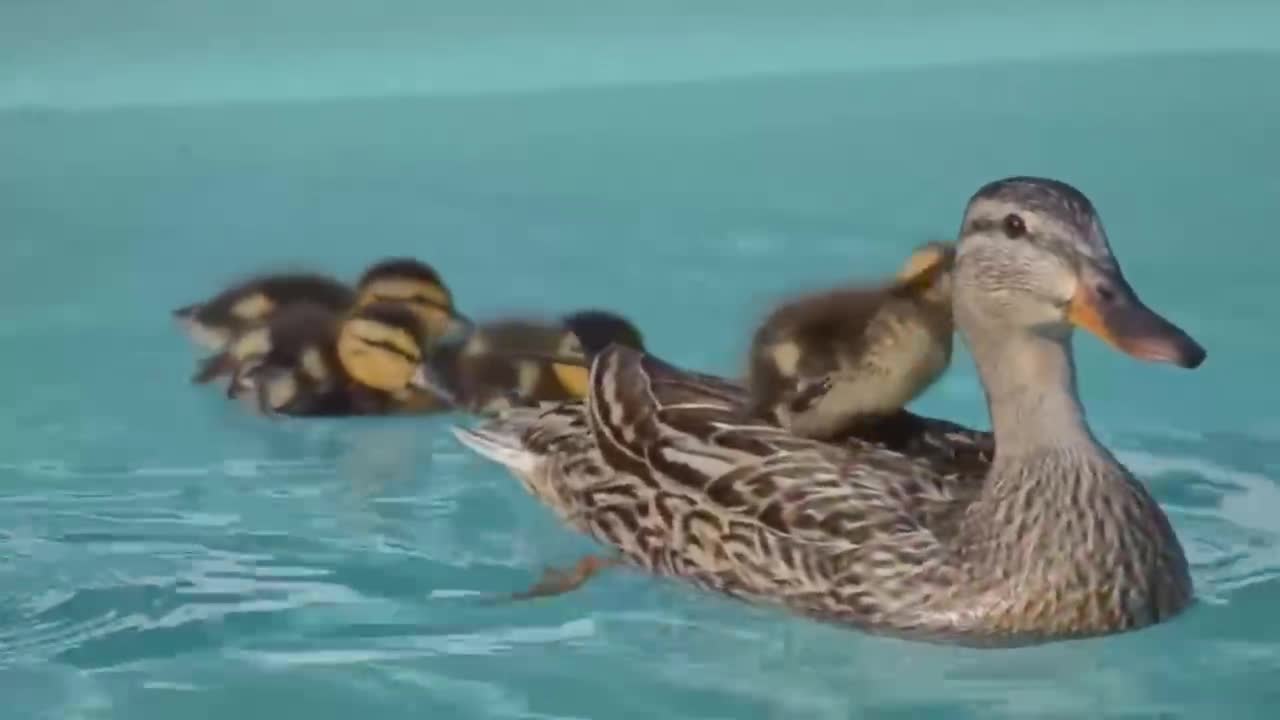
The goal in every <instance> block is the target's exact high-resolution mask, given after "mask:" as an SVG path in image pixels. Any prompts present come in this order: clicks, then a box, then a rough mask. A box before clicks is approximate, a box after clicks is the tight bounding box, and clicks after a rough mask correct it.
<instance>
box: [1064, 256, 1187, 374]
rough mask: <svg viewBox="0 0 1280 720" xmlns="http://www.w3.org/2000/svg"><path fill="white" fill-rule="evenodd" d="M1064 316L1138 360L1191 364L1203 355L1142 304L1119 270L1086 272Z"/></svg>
mask: <svg viewBox="0 0 1280 720" xmlns="http://www.w3.org/2000/svg"><path fill="white" fill-rule="evenodd" d="M1067 318H1068V320H1070V322H1071V323H1072V324H1073V325H1075V326H1077V327H1080V328H1083V329H1085V330H1088V331H1089V332H1091V333H1093V334H1094V335H1097V336H1098V337H1099V338H1101V339H1102V340H1103V341H1105V342H1107V343H1108V344H1110V345H1111V346H1112V347H1115V348H1116V349H1118V350H1120V351H1121V352H1123V353H1125V354H1127V355H1130V356H1132V357H1135V358H1138V359H1139V360H1147V361H1150V362H1163V363H1170V364H1173V365H1177V366H1178V367H1183V368H1195V367H1199V366H1200V364H1201V363H1203V362H1204V359H1205V355H1206V352H1205V349H1204V348H1203V347H1201V346H1200V344H1199V343H1197V342H1196V341H1195V340H1193V339H1192V338H1191V336H1190V335H1188V334H1187V333H1186V332H1184V331H1183V330H1182V329H1181V328H1179V327H1178V326H1177V325H1174V324H1173V323H1171V322H1169V321H1168V320H1166V319H1165V318H1164V317H1162V316H1161V315H1159V314H1158V313H1156V312H1155V311H1154V310H1152V309H1151V308H1149V307H1147V306H1146V305H1145V304H1143V302H1142V300H1141V299H1139V298H1138V295H1137V293H1135V292H1134V291H1133V288H1131V287H1129V283H1128V282H1126V281H1125V279H1124V277H1123V276H1121V275H1120V274H1119V272H1114V273H1101V272H1089V273H1086V281H1085V282H1082V283H1081V284H1080V287H1079V289H1077V290H1076V294H1075V296H1074V297H1073V298H1072V299H1071V304H1070V307H1069V310H1068V314H1067Z"/></svg>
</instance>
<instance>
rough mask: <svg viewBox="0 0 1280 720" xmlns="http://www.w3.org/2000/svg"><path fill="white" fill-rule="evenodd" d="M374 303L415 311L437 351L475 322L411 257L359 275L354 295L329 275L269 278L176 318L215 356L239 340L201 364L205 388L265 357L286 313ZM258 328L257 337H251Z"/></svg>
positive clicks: (180, 312)
mask: <svg viewBox="0 0 1280 720" xmlns="http://www.w3.org/2000/svg"><path fill="white" fill-rule="evenodd" d="M375 302H398V303H401V304H403V305H405V306H406V307H408V308H409V309H410V310H412V311H413V312H414V314H415V317H417V319H418V323H419V324H420V325H421V327H422V332H423V334H424V336H425V337H427V338H428V339H429V340H430V344H431V345H432V346H434V345H435V344H437V342H440V341H446V340H452V339H458V338H462V337H465V336H466V334H467V333H468V332H469V329H470V321H469V320H468V319H467V318H466V316H464V315H462V314H461V313H459V312H458V311H457V310H456V309H455V308H454V306H453V296H452V294H451V293H450V292H449V289H448V288H447V287H446V286H445V284H444V282H443V281H442V280H441V279H440V275H439V273H437V272H436V270H435V269H434V268H432V267H431V266H430V265H427V264H425V263H423V262H420V261H418V260H414V259H412V258H389V259H385V260H381V261H379V262H377V263H375V264H374V265H372V266H371V267H369V269H367V270H365V272H364V273H363V274H362V275H361V276H360V279H359V281H358V282H357V283H356V287H355V289H354V290H353V289H351V288H348V287H347V286H345V285H344V284H342V283H341V282H339V281H338V280H335V279H333V278H330V277H326V276H324V275H315V274H291V275H264V276H259V277H256V278H253V279H250V280H247V281H244V282H241V283H238V284H236V285H234V286H232V287H231V288H229V289H227V290H224V291H223V292H221V293H219V294H218V295H216V296H214V297H213V298H212V299H211V300H209V301H206V302H203V303H197V304H194V305H188V306H186V307H183V308H179V309H178V310H175V311H174V314H175V315H176V316H177V317H178V318H179V320H180V321H181V322H182V324H183V325H184V326H185V328H186V330H187V333H188V334H189V335H190V336H191V337H192V339H193V340H195V341H196V342H197V343H198V344H201V345H204V346H206V347H208V348H209V349H211V350H214V351H215V352H216V351H221V350H224V349H225V348H226V347H227V345H228V343H229V342H230V341H231V339H232V338H236V342H237V344H238V345H239V346H240V347H239V348H238V349H237V350H236V351H234V352H232V353H231V354H230V356H229V357H227V356H224V355H223V354H222V353H219V354H217V355H214V356H213V357H212V358H210V359H209V360H207V361H205V363H202V364H201V366H200V369H199V370H198V371H197V373H196V376H195V377H194V378H193V380H195V381H196V382H201V383H204V382H210V381H212V380H214V379H216V378H219V377H223V376H226V375H228V373H229V372H230V367H231V366H230V365H228V364H227V362H228V361H230V360H234V361H235V363H234V364H240V363H242V362H243V360H244V357H240V355H243V354H246V353H247V354H253V353H255V352H260V350H258V349H257V348H258V347H259V346H260V345H261V336H262V333H263V332H265V330H263V329H262V327H261V326H262V325H263V324H264V323H266V322H267V321H268V320H269V318H270V316H271V315H272V314H273V313H276V312H279V311H280V310H281V309H282V308H286V307H289V306H292V305H295V304H309V305H312V306H315V307H318V308H324V309H327V310H330V311H332V312H335V313H345V312H350V311H353V310H357V309H360V308H363V307H366V306H368V305H369V304H371V303H375ZM255 326H256V327H257V328H258V329H257V332H256V334H255V333H250V330H252V329H253V328H254V327H255ZM246 333H248V335H249V336H248V337H245V335H246Z"/></svg>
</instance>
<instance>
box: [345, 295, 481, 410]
mask: <svg viewBox="0 0 1280 720" xmlns="http://www.w3.org/2000/svg"><path fill="white" fill-rule="evenodd" d="M419 319H420V318H419V316H418V315H417V314H415V313H414V312H413V310H411V309H409V308H408V307H406V306H404V305H402V304H400V303H397V302H377V303H372V304H370V305H366V306H364V307H362V308H359V309H358V310H356V312H355V313H353V314H352V315H351V316H350V317H348V318H347V319H346V320H344V321H343V323H342V326H341V328H340V329H339V331H338V362H339V363H340V364H341V365H342V368H343V370H345V371H346V373H347V374H348V375H349V376H350V377H351V379H352V380H355V381H356V382H357V383H359V384H361V385H364V386H366V387H370V388H373V389H375V390H380V391H382V392H385V393H387V394H389V395H391V396H392V397H395V398H396V399H399V400H406V399H409V398H410V397H411V396H412V395H413V394H414V393H415V392H427V393H431V394H434V395H436V396H438V397H439V398H440V399H442V400H444V401H446V402H449V403H451V404H453V403H455V402H456V401H455V399H454V397H453V395H452V393H450V392H449V391H448V390H446V389H445V386H444V384H443V383H442V382H441V381H440V380H439V379H438V378H436V377H435V374H434V373H433V372H432V370H431V369H430V368H429V367H428V366H427V363H426V359H425V356H424V350H425V347H426V332H425V330H424V329H423V327H422V324H421V323H420V322H419Z"/></svg>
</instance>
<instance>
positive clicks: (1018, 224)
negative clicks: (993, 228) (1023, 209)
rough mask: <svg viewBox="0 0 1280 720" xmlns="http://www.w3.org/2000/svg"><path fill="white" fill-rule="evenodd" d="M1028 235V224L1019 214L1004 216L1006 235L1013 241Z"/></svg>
mask: <svg viewBox="0 0 1280 720" xmlns="http://www.w3.org/2000/svg"><path fill="white" fill-rule="evenodd" d="M1026 234H1027V224H1026V223H1025V222H1023V220H1022V216H1021V215H1019V214H1017V213H1009V214H1008V215H1005V216H1004V235H1005V237H1007V238H1009V239H1011V240H1013V239H1016V238H1020V237H1022V236H1023V235H1026Z"/></svg>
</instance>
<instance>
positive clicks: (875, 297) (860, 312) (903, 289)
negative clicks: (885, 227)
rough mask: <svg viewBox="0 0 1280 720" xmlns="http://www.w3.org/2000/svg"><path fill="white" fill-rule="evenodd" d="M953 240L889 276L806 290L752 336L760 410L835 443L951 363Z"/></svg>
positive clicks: (923, 251) (751, 379) (902, 402)
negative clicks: (877, 283) (870, 283)
mask: <svg viewBox="0 0 1280 720" xmlns="http://www.w3.org/2000/svg"><path fill="white" fill-rule="evenodd" d="M953 254H954V248H953V246H952V245H951V244H950V243H937V242H935V243H929V244H927V245H924V246H922V247H919V248H917V249H916V250H915V251H914V252H913V253H912V254H911V257H910V259H909V260H908V261H907V263H906V265H905V267H903V268H902V270H901V271H900V272H899V273H898V276H897V277H896V278H894V280H893V281H892V282H889V283H887V284H885V285H884V286H881V287H852V288H841V289H838V290H832V291H827V292H821V293H815V294H811V295H805V296H803V297H800V298H797V299H795V300H792V301H790V302H788V303H785V304H783V305H782V306H780V307H778V308H777V309H775V310H774V311H773V312H772V313H770V314H769V316H768V317H767V318H766V319H765V321H764V322H763V323H762V324H761V326H760V328H759V329H758V330H757V331H756V333H755V336H754V337H753V338H752V342H751V351H750V361H749V363H748V371H747V385H748V387H749V388H750V390H751V395H752V399H753V403H754V405H755V408H756V411H757V412H758V413H759V414H761V415H764V416H768V417H772V418H774V419H775V420H776V421H777V422H778V423H779V424H780V425H782V427H784V428H786V429H787V430H790V431H791V432H792V433H795V434H796V435H802V436H804V437H812V438H819V439H831V438H834V437H837V436H840V435H847V434H849V431H850V429H851V427H852V426H853V425H854V424H855V423H858V424H862V425H867V426H873V425H874V424H875V422H876V420H878V419H880V418H883V417H884V416H886V415H889V414H892V413H896V412H897V411H899V410H900V409H902V408H903V407H905V406H906V405H907V403H909V402H911V401H912V400H914V399H915V398H916V397H917V396H919V395H920V394H921V393H923V392H924V391H925V390H926V389H927V388H928V387H929V386H930V385H932V384H933V383H934V381H935V380H937V379H938V378H939V377H940V376H941V375H942V373H943V372H944V371H945V370H946V369H947V366H948V365H950V363H951V344H952V343H951V338H952V335H953V334H954V330H953V327H952V321H951V263H952V256H953Z"/></svg>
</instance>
